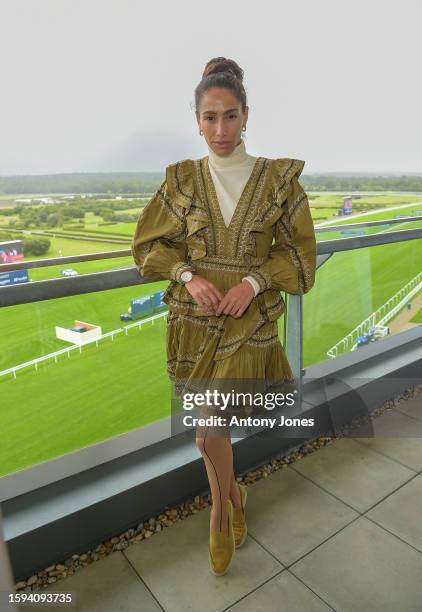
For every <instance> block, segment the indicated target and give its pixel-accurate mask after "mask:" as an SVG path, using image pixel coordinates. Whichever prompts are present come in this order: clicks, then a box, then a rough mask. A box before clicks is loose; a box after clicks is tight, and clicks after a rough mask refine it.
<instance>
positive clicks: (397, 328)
mask: <svg viewBox="0 0 422 612" xmlns="http://www.w3.org/2000/svg"><path fill="white" fill-rule="evenodd" d="M410 303H411V304H412V308H411V309H410V310H408V309H407V308H404V309H403V310H402V311H401V312H399V314H398V315H397V317H394V319H392V320H391V321H388V323H387V325H388V327H389V328H390V334H398V333H399V332H402V331H405V330H406V329H411V328H412V327H416V325H420V323H411V322H410V319H411V318H412V317H414V316H415V314H416V313H417V312H418V310H419V309H420V308H422V294H421V295H418V296H417V297H415V298H414V299H413V300H411V301H410ZM421 610H422V605H421Z"/></svg>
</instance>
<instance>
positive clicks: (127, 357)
mask: <svg viewBox="0 0 422 612" xmlns="http://www.w3.org/2000/svg"><path fill="white" fill-rule="evenodd" d="M147 325H149V327H147ZM0 393H1V398H2V401H1V408H2V409H1V416H0V428H1V432H2V444H1V447H0V476H3V475H5V474H8V473H10V472H13V471H16V470H22V469H24V468H25V467H28V466H31V465H34V464H36V463H39V462H42V461H46V460H48V459H51V458H53V457H57V456H60V455H63V454H65V453H68V452H71V451H73V450H77V449H80V448H83V447H85V446H90V445H91V444H95V443H96V442H100V441H102V440H105V439H107V438H111V437H114V436H116V435H119V434H121V433H124V432H127V431H130V430H132V429H135V428H138V427H141V426H142V425H146V424H148V423H150V422H152V421H156V420H158V419H160V418H165V417H167V416H169V414H170V405H171V387H170V383H169V381H168V377H167V373H166V371H165V321H164V319H160V320H159V321H156V322H155V323H154V326H151V324H146V325H144V326H143V329H142V331H139V330H138V329H137V328H134V329H131V330H129V334H128V336H125V335H124V334H121V335H120V336H119V337H118V338H117V337H116V338H115V340H114V341H113V342H112V341H111V339H109V338H108V339H105V340H103V341H101V343H100V345H99V347H98V348H97V347H96V346H95V344H94V345H90V346H89V347H88V346H87V347H83V348H82V354H80V353H79V350H76V351H73V352H72V353H71V354H70V356H69V357H67V356H61V357H60V358H59V360H58V362H57V363H54V361H52V362H51V363H48V364H45V363H44V364H42V365H40V366H39V368H38V371H34V369H27V370H25V371H21V372H19V373H18V375H17V378H16V380H15V379H13V378H12V377H10V376H9V377H8V378H7V379H5V380H3V381H2V382H1V383H0Z"/></svg>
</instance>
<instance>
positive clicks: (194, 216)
mask: <svg viewBox="0 0 422 612" xmlns="http://www.w3.org/2000/svg"><path fill="white" fill-rule="evenodd" d="M194 172H195V165H194V160H192V159H184V160H183V161H179V162H176V163H175V164H171V165H170V166H168V167H167V168H166V182H167V189H168V193H169V196H170V198H171V200H172V202H173V205H176V206H181V207H182V208H183V209H184V211H183V213H184V218H185V223H186V244H187V246H188V250H189V254H190V257H191V259H192V260H194V259H200V258H201V257H204V256H205V255H206V253H207V248H206V243H205V237H204V231H205V229H206V228H207V226H208V224H209V219H208V214H207V212H206V210H205V209H204V207H203V204H202V202H201V200H200V199H199V198H197V197H195V181H194V176H195V175H194Z"/></svg>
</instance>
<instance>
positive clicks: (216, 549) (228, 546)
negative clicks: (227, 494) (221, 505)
mask: <svg viewBox="0 0 422 612" xmlns="http://www.w3.org/2000/svg"><path fill="white" fill-rule="evenodd" d="M227 505H228V517H229V535H226V534H225V533H224V532H223V531H214V532H212V533H211V532H210V542H209V559H210V567H211V570H212V572H213V573H214V574H215V575H216V576H222V575H223V574H225V573H226V572H227V570H228V569H229V566H230V563H231V561H232V559H233V553H234V549H235V545H234V533H233V505H232V503H231V500H230V499H228V500H227Z"/></svg>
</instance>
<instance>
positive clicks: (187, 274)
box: [180, 270, 193, 283]
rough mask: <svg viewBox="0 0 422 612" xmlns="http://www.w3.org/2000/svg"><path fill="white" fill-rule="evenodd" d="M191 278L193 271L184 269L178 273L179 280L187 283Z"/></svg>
mask: <svg viewBox="0 0 422 612" xmlns="http://www.w3.org/2000/svg"><path fill="white" fill-rule="evenodd" d="M192 279H193V272H191V271H190V270H185V271H184V272H182V274H181V275H180V280H181V281H182V283H188V282H189V281H191V280H192Z"/></svg>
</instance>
